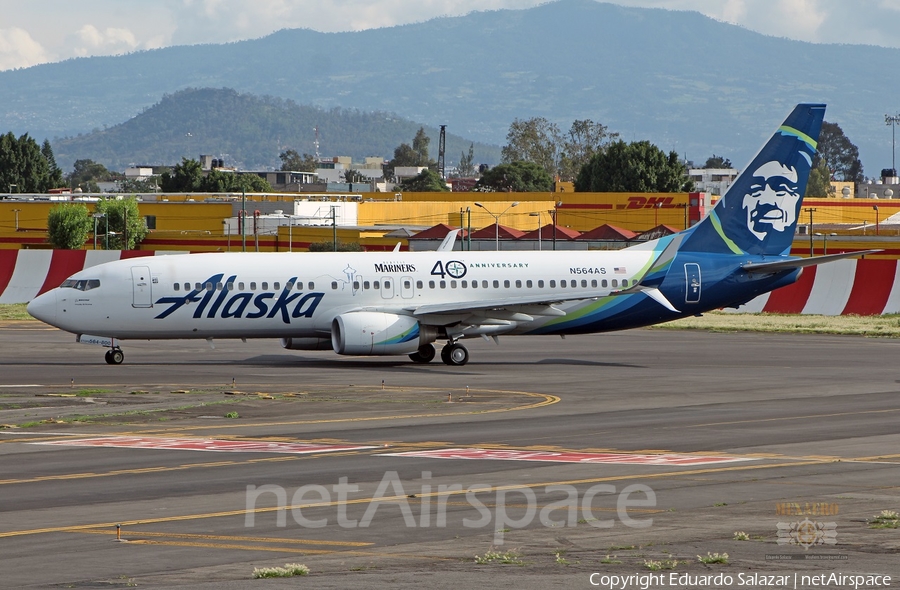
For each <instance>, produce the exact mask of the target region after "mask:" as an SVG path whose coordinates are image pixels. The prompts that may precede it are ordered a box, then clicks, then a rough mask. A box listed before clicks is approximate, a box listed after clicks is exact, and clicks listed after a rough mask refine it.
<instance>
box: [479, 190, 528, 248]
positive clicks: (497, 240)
mask: <svg viewBox="0 0 900 590" xmlns="http://www.w3.org/2000/svg"><path fill="white" fill-rule="evenodd" d="M518 204H519V202H518V201H513V204H512V205H510V206H509V207H507V208H506V209H504V210H503V211H502V212H500V213H498V214H496V215H495V214H494V213H491V211H490V210H489V209H488V208H487V207H485V206H484V205H482V204H481V203H478V202H476V203H475V206H476V207H481V208H482V209H484V210H485V212H486V213H487V214H488V215H490V216H491V217H493V218H494V250H497V251H499V250H500V218H501V217H503V214H504V213H506V212H507V211H509V210H510V209H512V208H513V207H515V206H517V205H518Z"/></svg>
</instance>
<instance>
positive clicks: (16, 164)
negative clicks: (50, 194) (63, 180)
mask: <svg viewBox="0 0 900 590" xmlns="http://www.w3.org/2000/svg"><path fill="white" fill-rule="evenodd" d="M48 145H49V144H48ZM51 155H52V152H51ZM54 180H55V177H54V174H53V172H52V170H51V167H50V162H48V161H47V158H46V157H45V156H44V154H42V153H41V148H40V146H39V145H38V144H37V142H36V141H35V140H34V139H32V138H31V137H29V136H28V134H27V133H26V134H24V135H22V136H20V137H18V138H16V136H15V135H13V134H12V132H9V133H6V134H4V135H0V191H4V192H6V191H12V192H19V193H44V192H47V190H48V189H50V188H54V187H55V186H58V185H57V184H56V183H55V182H54ZM12 185H15V187H13V186H12Z"/></svg>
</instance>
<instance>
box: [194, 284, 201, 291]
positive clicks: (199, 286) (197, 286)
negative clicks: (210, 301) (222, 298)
mask: <svg viewBox="0 0 900 590" xmlns="http://www.w3.org/2000/svg"><path fill="white" fill-rule="evenodd" d="M201 289H203V285H201V284H200V283H195V284H194V290H195V291H199V290H201Z"/></svg>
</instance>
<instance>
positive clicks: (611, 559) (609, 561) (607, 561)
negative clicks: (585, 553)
mask: <svg viewBox="0 0 900 590" xmlns="http://www.w3.org/2000/svg"><path fill="white" fill-rule="evenodd" d="M600 563H603V564H616V563H622V561H621V560H619V559H616V556H615V555H613V556H609V555H607V556H606V557H604V558H603V559H601V560H600Z"/></svg>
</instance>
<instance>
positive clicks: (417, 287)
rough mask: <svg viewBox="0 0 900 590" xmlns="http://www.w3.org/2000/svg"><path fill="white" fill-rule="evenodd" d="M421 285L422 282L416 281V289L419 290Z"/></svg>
mask: <svg viewBox="0 0 900 590" xmlns="http://www.w3.org/2000/svg"><path fill="white" fill-rule="evenodd" d="M422 285H423V283H422V281H416V289H421V288H422Z"/></svg>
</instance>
